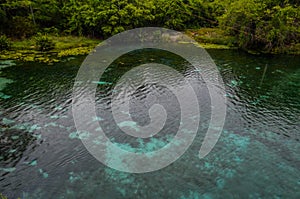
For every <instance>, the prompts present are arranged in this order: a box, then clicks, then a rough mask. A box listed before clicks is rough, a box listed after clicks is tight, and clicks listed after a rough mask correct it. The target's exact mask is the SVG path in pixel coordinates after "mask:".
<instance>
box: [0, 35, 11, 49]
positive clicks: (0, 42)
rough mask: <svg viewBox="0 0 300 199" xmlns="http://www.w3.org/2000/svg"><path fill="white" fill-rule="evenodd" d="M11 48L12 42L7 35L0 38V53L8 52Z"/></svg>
mask: <svg viewBox="0 0 300 199" xmlns="http://www.w3.org/2000/svg"><path fill="white" fill-rule="evenodd" d="M9 48H10V41H9V39H8V38H7V37H6V36H5V35H1V36H0V51H3V50H8V49H9Z"/></svg>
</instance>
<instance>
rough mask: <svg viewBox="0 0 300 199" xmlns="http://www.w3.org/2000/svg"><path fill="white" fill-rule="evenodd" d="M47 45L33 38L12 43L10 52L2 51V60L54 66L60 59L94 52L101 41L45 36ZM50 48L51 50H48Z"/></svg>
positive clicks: (0, 55) (43, 36)
mask: <svg viewBox="0 0 300 199" xmlns="http://www.w3.org/2000/svg"><path fill="white" fill-rule="evenodd" d="M42 38H46V41H47V42H50V43H47V42H45V41H44V40H42V42H41V43H39V41H40V40H37V38H36V37H32V38H29V39H24V40H14V41H12V44H11V48H10V50H9V51H2V52H1V53H0V59H6V60H8V59H16V60H20V61H35V62H42V63H48V64H52V63H54V62H59V60H60V58H63V57H67V56H71V55H86V54H88V53H89V52H90V51H91V50H93V49H94V48H95V47H96V45H97V44H98V43H100V40H98V39H90V38H86V37H78V36H59V37H58V36H45V35H42ZM42 45H44V46H42ZM48 47H50V48H48Z"/></svg>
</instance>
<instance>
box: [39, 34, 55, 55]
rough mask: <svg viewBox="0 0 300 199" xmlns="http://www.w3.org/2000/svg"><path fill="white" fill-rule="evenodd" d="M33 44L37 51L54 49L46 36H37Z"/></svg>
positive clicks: (52, 43)
mask: <svg viewBox="0 0 300 199" xmlns="http://www.w3.org/2000/svg"><path fill="white" fill-rule="evenodd" d="M35 44H36V47H37V49H38V50H39V51H43V52H44V51H49V50H52V49H53V48H54V45H55V44H54V42H53V41H51V39H50V38H49V37H48V36H47V35H41V34H38V35H37V36H36V37H35Z"/></svg>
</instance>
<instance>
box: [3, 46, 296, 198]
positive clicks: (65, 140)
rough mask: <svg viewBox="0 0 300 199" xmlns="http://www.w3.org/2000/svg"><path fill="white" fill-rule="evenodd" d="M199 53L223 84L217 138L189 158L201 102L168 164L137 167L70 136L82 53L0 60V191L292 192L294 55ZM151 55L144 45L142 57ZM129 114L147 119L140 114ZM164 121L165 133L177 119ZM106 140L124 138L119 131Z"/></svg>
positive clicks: (66, 194)
mask: <svg viewBox="0 0 300 199" xmlns="http://www.w3.org/2000/svg"><path fill="white" fill-rule="evenodd" d="M208 52H209V54H210V55H211V57H212V58H213V59H214V61H215V63H216V64H217V66H218V67H219V69H220V72H221V75H222V77H223V80H224V82H225V84H226V93H227V94H226V96H227V99H228V102H227V105H228V108H227V118H226V123H225V126H224V129H223V132H222V135H221V138H220V139H219V141H218V143H217V145H216V146H215V148H214V149H213V151H212V152H211V153H210V154H209V155H208V156H206V157H205V158H204V159H199V158H198V151H199V148H200V146H201V142H202V138H203V134H201V132H202V131H205V129H206V128H207V122H205V121H206V120H205V118H206V117H207V115H208V114H209V110H206V109H205V108H204V110H203V111H202V112H201V114H202V115H203V116H201V117H202V119H203V121H204V122H203V123H202V125H200V128H199V133H198V134H199V135H198V136H197V137H196V139H195V140H194V143H193V144H192V146H191V147H190V148H189V149H188V151H186V152H185V154H184V155H183V156H182V157H181V158H180V159H178V160H177V161H176V162H174V163H173V164H171V165H170V166H168V167H166V168H164V169H162V170H159V171H155V172H151V173H145V174H130V173H124V172H119V171H116V170H113V169H110V168H108V167H106V166H104V165H102V164H101V163H100V162H98V161H97V160H96V159H95V158H94V157H93V156H92V155H90V154H89V153H88V151H87V150H86V148H85V147H84V145H83V144H82V142H81V141H80V139H79V137H78V135H77V134H76V128H75V126H74V121H73V118H72V112H71V105H72V87H73V84H74V79H75V77H76V73H77V71H78V69H79V66H80V65H81V63H82V61H83V60H84V57H76V58H74V59H71V58H69V59H68V60H66V61H65V62H62V63H58V64H55V65H52V66H48V65H43V64H37V63H15V64H14V62H11V61H1V62H0V64H1V65H0V104H1V105H0V146H1V149H0V150H1V151H0V193H3V194H4V195H6V196H7V197H8V198H9V199H10V198H17V197H21V198H22V199H23V198H29V199H35V198H191V199H197V198H205V199H209V198H300V67H299V66H300V57H299V56H287V55H280V56H279V55H276V56H274V55H272V56H271V55H249V54H246V53H243V52H238V51H232V50H209V51H208ZM136 53H137V54H133V55H131V56H128V57H124V58H123V60H121V61H120V62H116V63H119V65H118V64H117V65H116V66H115V68H118V67H119V69H120V70H114V69H112V70H110V71H107V73H105V74H106V75H105V76H104V77H103V82H114V81H116V80H117V79H118V78H119V77H120V75H122V72H123V70H124V71H126V70H128V69H129V67H130V66H131V65H132V63H133V62H134V59H133V58H135V57H137V56H141V55H140V54H139V53H138V52H136ZM157 56H159V54H156V53H155V52H153V54H152V55H151V56H150V58H149V59H151V60H152V61H153V60H154V61H155V60H156V59H158V58H157ZM141 57H143V56H141ZM169 59H171V58H169ZM144 61H147V60H144ZM162 62H163V63H164V62H171V63H172V64H173V65H174V68H176V69H177V70H179V71H180V70H183V69H182V67H184V65H183V63H181V62H180V61H178V60H168V59H165V60H162ZM176 63H178V64H176ZM186 73H187V71H186ZM174 83H176V82H174ZM111 88H112V85H111V84H107V85H99V86H98V90H97V93H98V96H97V99H98V102H99V103H109V100H108V96H109V94H110V93H111V91H110V90H111ZM151 89H154V88H153V87H151V85H149V86H146V87H144V88H142V89H141V90H142V91H141V92H143V93H144V94H147V93H148V92H151ZM170 99H172V98H170ZM174 104H176V102H174ZM200 104H201V103H200ZM205 104H206V101H205V98H204V101H203V103H202V105H203V106H204V105H205ZM145 107H147V106H145ZM177 111H178V110H177V108H176V107H175V106H174V110H173V112H172V110H171V113H170V114H171V116H174V118H176V112H177ZM132 112H133V113H132V114H133V115H135V118H141V119H145V120H147V118H145V117H146V116H145V114H142V113H144V112H143V111H140V110H133V111H132ZM101 114H102V115H103V114H105V113H103V112H102V113H101V112H99V115H101ZM103 117H104V116H103ZM143 117H144V118H143ZM172 121H173V120H172ZM174 121H175V120H174ZM110 122H111V121H109V120H108V122H106V123H105V122H102V124H103V125H109V123H110ZM167 125H168V126H167V128H166V131H168V129H169V130H170V131H171V130H172V129H173V128H177V125H178V124H176V122H173V123H172V122H169V123H168V124H167ZM116 131H118V129H117V128H116V129H111V131H110V132H115V133H118V132H116ZM110 138H111V139H114V140H115V141H116V142H117V141H118V142H124V143H126V138H124V139H125V140H124V139H123V137H122V135H119V136H118V135H116V134H114V136H113V135H111V136H110Z"/></svg>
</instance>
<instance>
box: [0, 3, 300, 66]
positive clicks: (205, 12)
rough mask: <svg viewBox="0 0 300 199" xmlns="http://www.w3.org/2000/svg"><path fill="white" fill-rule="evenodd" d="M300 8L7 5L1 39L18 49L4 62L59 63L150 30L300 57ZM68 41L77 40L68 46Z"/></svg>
mask: <svg viewBox="0 0 300 199" xmlns="http://www.w3.org/2000/svg"><path fill="white" fill-rule="evenodd" d="M299 4H300V3H299V1H298V0H173V1H169V0H110V1H99V0H82V1H76V0H63V1H59V0H31V1H30V0H2V1H0V35H6V36H7V37H9V38H10V39H11V40H12V45H11V51H5V52H1V56H0V58H1V59H3V58H4V59H5V58H7V57H9V58H17V59H21V60H25V61H37V60H38V59H37V57H38V58H39V57H40V54H41V52H42V53H44V52H48V53H47V54H50V55H51V56H48V55H47V57H56V59H58V58H59V57H61V56H68V55H74V54H75V55H76V54H85V53H88V52H89V50H90V49H91V48H92V47H95V45H96V44H95V43H97V42H99V41H100V40H102V39H105V38H107V37H109V36H111V35H114V34H116V33H119V32H122V31H124V30H128V29H133V28H137V27H149V26H156V27H166V28H170V29H175V30H180V31H187V33H188V34H190V35H191V36H193V37H194V38H195V39H196V40H197V41H199V42H200V43H201V44H203V46H204V47H210V48H233V47H237V48H240V49H244V50H248V51H257V52H264V53H290V54H300V45H299V40H300V8H299ZM83 37H85V38H96V39H83ZM64 38H72V39H71V40H73V41H71V42H70V41H69V39H67V40H65V41H64V42H66V44H63V42H62V41H63V40H64ZM78 38H81V39H78ZM33 40H35V41H36V43H34V42H33ZM95 41H97V42H95ZM8 44H9V40H8V39H6V37H5V36H1V37H0V48H1V49H0V50H1V51H3V50H8V49H9V47H10V45H8ZM39 51H40V52H39ZM55 53H56V55H57V56H53V55H54V54H55ZM33 54H34V56H33ZM24 55H25V56H24ZM36 55H38V56H36Z"/></svg>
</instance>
